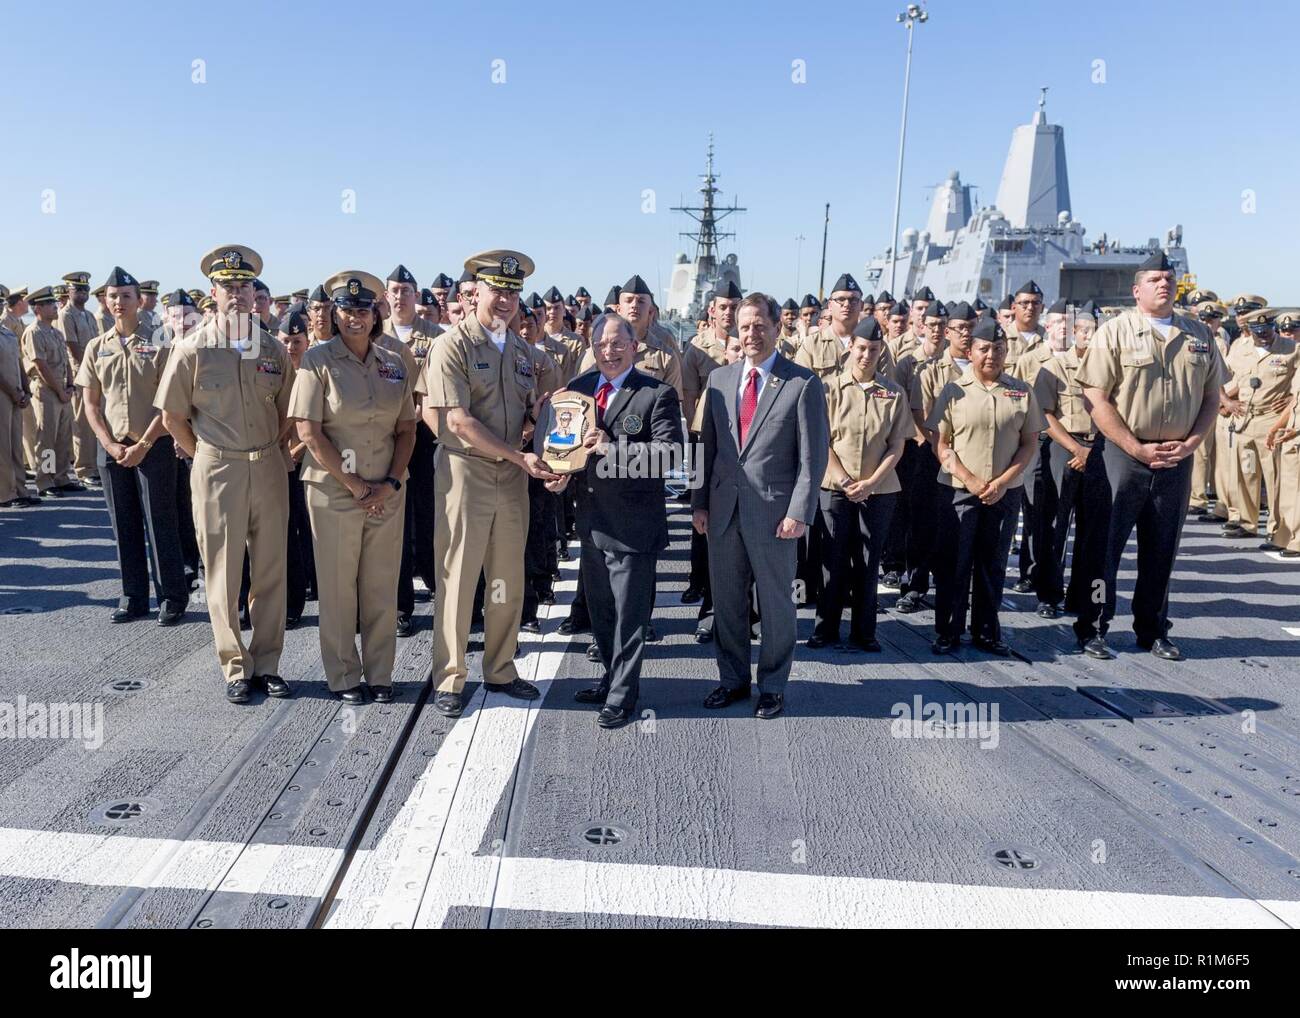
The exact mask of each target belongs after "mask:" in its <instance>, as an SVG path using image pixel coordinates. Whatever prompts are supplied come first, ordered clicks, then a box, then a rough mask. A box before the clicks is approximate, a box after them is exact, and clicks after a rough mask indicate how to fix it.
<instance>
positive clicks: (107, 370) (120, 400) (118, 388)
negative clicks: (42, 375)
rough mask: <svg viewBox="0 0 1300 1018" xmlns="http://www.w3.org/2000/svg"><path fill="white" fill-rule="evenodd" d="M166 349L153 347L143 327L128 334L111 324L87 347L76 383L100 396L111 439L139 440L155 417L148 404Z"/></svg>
mask: <svg viewBox="0 0 1300 1018" xmlns="http://www.w3.org/2000/svg"><path fill="white" fill-rule="evenodd" d="M170 350H171V348H170V347H167V346H163V345H161V344H155V343H154V341H153V335H152V333H151V332H150V330H149V328H148V326H146V325H144V324H143V323H138V324H137V325H136V330H135V332H134V333H132V334H131V335H129V336H125V337H124V336H122V335H121V334H120V333H119V332H118V331H117V327H116V326H114V327H113V328H111V329H109V330H108V331H107V332H101V333H100V334H99V335H98V336H96V337H95V338H94V339H92V340H91V341H90V342H89V343H87V344H86V349H85V351H84V352H83V354H82V357H81V367H80V368H78V369H77V378H76V382H77V384H78V385H79V386H81V387H82V388H83V389H89V390H90V391H92V392H95V393H98V394H99V397H100V408H101V409H102V410H103V412H104V422H105V423H106V424H107V425H108V430H109V431H110V432H112V435H113V438H114V439H115V440H116V441H118V442H125V441H131V442H138V441H140V439H142V438H144V433H145V431H147V430H148V428H149V425H150V424H151V423H152V422H153V419H154V418H155V417H157V416H158V411H157V409H156V408H155V407H154V405H153V401H154V397H155V396H156V395H157V394H158V383H159V381H160V380H161V379H162V374H163V369H164V368H165V367H166V365H167V356H168V354H169V353H170Z"/></svg>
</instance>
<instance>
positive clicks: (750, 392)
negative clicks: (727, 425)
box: [740, 368, 758, 446]
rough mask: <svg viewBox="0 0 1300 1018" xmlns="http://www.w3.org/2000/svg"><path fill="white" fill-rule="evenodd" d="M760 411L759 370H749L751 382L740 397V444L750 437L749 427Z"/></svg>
mask: <svg viewBox="0 0 1300 1018" xmlns="http://www.w3.org/2000/svg"><path fill="white" fill-rule="evenodd" d="M757 409H758V368H750V369H749V381H748V382H746V383H745V391H744V393H743V394H742V395H741V397H740V444H741V445H742V446H743V445H744V444H745V439H746V438H747V437H748V436H749V425H750V424H751V423H752V422H753V420H754V411H755V410H757Z"/></svg>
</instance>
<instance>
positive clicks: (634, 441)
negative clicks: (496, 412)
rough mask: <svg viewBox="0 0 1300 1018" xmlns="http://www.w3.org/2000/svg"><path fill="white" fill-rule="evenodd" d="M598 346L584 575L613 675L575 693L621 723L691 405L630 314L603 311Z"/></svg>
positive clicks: (577, 384) (581, 508)
mask: <svg viewBox="0 0 1300 1018" xmlns="http://www.w3.org/2000/svg"><path fill="white" fill-rule="evenodd" d="M591 350H592V353H593V354H594V355H595V358H596V370H595V371H588V372H585V373H584V374H582V375H579V376H578V377H577V378H575V379H574V380H573V381H572V382H571V383H570V384H569V389H570V390H572V391H574V392H579V393H582V394H583V395H584V396H591V397H593V398H594V399H595V401H596V428H595V429H593V430H592V431H591V432H590V433H589V434H588V435H587V436H586V437H585V439H584V442H583V444H584V445H586V447H587V448H588V449H589V450H591V451H590V454H589V456H588V459H587V465H586V466H585V467H584V468H583V470H582V471H580V472H579V473H577V474H574V475H570V476H572V477H573V481H574V483H575V484H576V485H577V491H578V500H577V528H578V537H579V539H580V541H581V542H582V560H581V570H582V584H583V587H584V589H585V591H586V595H587V607H588V610H589V611H590V613H591V631H592V635H593V636H594V637H595V640H596V647H597V649H598V651H599V653H600V660H601V661H602V662H603V663H604V667H605V674H604V676H603V678H602V679H601V681H600V682H599V683H598V684H597V685H596V686H594V687H592V688H591V689H584V690H582V691H580V692H579V693H578V694H577V695H576V697H575V699H577V701H578V702H579V703H591V704H596V703H599V704H603V707H602V708H601V711H600V715H599V716H598V717H597V718H596V724H598V725H600V727H601V728H618V727H619V726H621V725H624V724H626V723H627V722H628V721H629V720H631V718H632V716H633V714H634V713H635V711H636V701H637V696H638V693H639V690H640V682H641V658H642V655H643V653H644V651H645V631H646V627H647V626H648V625H649V624H650V612H651V610H652V609H653V608H654V598H655V568H656V565H657V563H658V559H659V553H660V552H661V551H663V550H664V548H666V547H667V546H668V508H667V505H666V503H665V501H664V487H663V477H664V471H665V470H666V469H668V468H669V467H670V466H675V465H678V464H680V463H681V462H682V460H681V453H682V442H683V435H682V411H681V404H680V402H679V400H678V398H677V390H676V389H674V388H673V387H672V386H671V385H668V384H667V383H665V382H661V381H659V380H658V379H656V378H652V377H651V376H649V375H647V374H643V373H642V372H640V371H637V370H636V368H635V367H634V366H633V365H634V363H635V361H636V354H637V341H636V335H635V334H634V333H633V331H632V327H631V325H629V324H628V322H627V321H626V320H625V319H623V318H620V317H619V316H617V315H605V316H602V317H601V318H600V319H599V320H598V321H597V322H596V324H595V326H594V328H593V330H592V337H591ZM539 431H540V429H539ZM541 438H542V436H541V435H540V434H539V436H538V438H537V441H538V443H539V444H540V442H541ZM568 483H569V476H565V477H563V478H562V479H561V480H559V481H550V482H548V483H547V485H546V487H547V489H548V490H550V491H554V492H559V491H563V490H564V488H565V487H566V486H567V485H568Z"/></svg>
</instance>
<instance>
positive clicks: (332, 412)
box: [289, 272, 415, 704]
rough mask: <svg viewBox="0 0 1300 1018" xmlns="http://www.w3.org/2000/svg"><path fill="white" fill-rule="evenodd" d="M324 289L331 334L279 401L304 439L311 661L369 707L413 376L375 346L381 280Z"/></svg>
mask: <svg viewBox="0 0 1300 1018" xmlns="http://www.w3.org/2000/svg"><path fill="white" fill-rule="evenodd" d="M325 286H326V290H327V291H328V292H329V293H330V296H331V299H332V300H333V301H334V324H335V328H336V329H337V335H335V336H334V337H333V338H331V339H329V340H326V341H325V342H324V343H317V344H316V345H314V346H312V347H311V348H310V349H309V350H308V351H307V353H306V355H305V356H304V357H303V363H302V369H301V370H300V371H299V372H298V374H297V376H296V378H295V381H294V386H293V393H292V395H291V396H290V398H289V416H290V417H292V418H294V419H295V420H296V421H297V426H298V437H299V438H300V439H301V440H302V441H304V442H305V443H306V444H307V452H306V454H305V457H304V460H303V467H302V482H303V485H304V486H305V488H306V490H307V511H308V513H309V514H310V516H311V529H312V534H313V537H314V539H315V557H316V575H317V579H318V580H319V582H320V590H319V594H320V644H321V658H322V661H323V663H324V666H325V678H326V680H327V681H328V682H329V688H330V690H331V691H332V692H334V693H336V694H338V696H339V697H340V698H341V699H343V700H344V701H345V702H347V703H354V704H355V703H363V702H365V694H364V692H363V691H362V689H361V679H362V677H363V676H364V677H365V680H366V685H368V686H369V687H370V690H371V692H372V694H373V695H374V698H375V701H376V702H378V703H388V702H390V701H391V700H392V699H393V689H392V682H393V659H394V657H395V656H396V653H397V574H398V569H399V568H400V566H401V561H402V524H403V520H404V518H405V514H406V497H405V495H401V494H399V492H400V491H401V487H402V478H403V477H405V475H406V464H407V461H408V460H409V459H410V457H411V449H412V448H413V447H414V445H415V399H414V385H415V379H414V378H413V377H412V376H411V372H410V371H409V369H408V367H407V364H406V362H405V360H404V359H403V358H402V356H401V355H400V354H399V353H397V352H396V351H393V350H390V349H388V348H387V347H385V346H381V345H380V344H379V343H378V342H376V340H377V339H378V337H379V335H380V333H381V332H382V331H383V322H382V321H381V320H380V317H379V312H378V310H377V308H376V307H375V303H376V301H377V300H378V299H379V297H380V296H381V295H382V293H383V289H384V285H383V283H381V282H380V281H379V279H378V278H376V277H375V276H372V275H371V274H370V273H368V272H342V273H339V274H337V275H335V276H334V277H332V278H331V279H330V280H329V282H328V283H326V284H325ZM358 621H359V622H360V626H361V654H360V656H358V655H357V645H356V638H355V636H354V635H353V634H354V632H355V627H356V624H357V622H358Z"/></svg>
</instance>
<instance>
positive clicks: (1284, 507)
mask: <svg viewBox="0 0 1300 1018" xmlns="http://www.w3.org/2000/svg"><path fill="white" fill-rule="evenodd" d="M1295 324H1300V312H1292V311H1285V312H1283V313H1282V314H1280V315H1279V316H1278V321H1277V327H1278V330H1279V331H1285V332H1290V331H1292V328H1293V326H1294V325H1295ZM1267 445H1268V448H1269V449H1271V450H1273V451H1274V452H1275V453H1276V455H1277V458H1278V469H1277V490H1278V498H1277V505H1276V506H1275V507H1274V509H1273V512H1274V513H1276V515H1277V530H1276V531H1275V532H1274V534H1273V543H1274V544H1276V545H1277V546H1278V548H1279V549H1281V551H1280V554H1281V556H1282V558H1300V371H1296V372H1293V373H1292V375H1291V393H1290V398H1289V399H1288V400H1287V405H1286V408H1285V409H1284V410H1283V411H1282V413H1281V415H1280V416H1279V417H1278V419H1277V423H1275V424H1274V425H1273V428H1272V430H1271V431H1270V432H1269V435H1268V439H1267Z"/></svg>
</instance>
